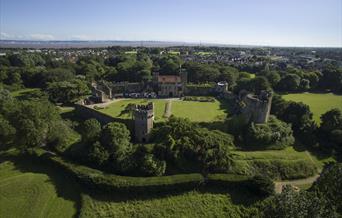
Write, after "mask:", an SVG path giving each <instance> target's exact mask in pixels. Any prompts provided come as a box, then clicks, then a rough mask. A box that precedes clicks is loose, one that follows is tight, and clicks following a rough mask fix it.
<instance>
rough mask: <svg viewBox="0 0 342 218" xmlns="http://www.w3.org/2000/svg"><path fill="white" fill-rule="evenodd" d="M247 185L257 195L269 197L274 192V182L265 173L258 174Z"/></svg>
mask: <svg viewBox="0 0 342 218" xmlns="http://www.w3.org/2000/svg"><path fill="white" fill-rule="evenodd" d="M247 187H248V189H249V190H251V191H252V192H254V193H255V194H256V195H258V196H261V197H268V196H270V195H272V194H274V188H275V186H274V182H273V181H272V179H271V178H269V177H268V176H265V175H256V176H254V177H253V178H251V179H250V180H249V181H248V184H247Z"/></svg>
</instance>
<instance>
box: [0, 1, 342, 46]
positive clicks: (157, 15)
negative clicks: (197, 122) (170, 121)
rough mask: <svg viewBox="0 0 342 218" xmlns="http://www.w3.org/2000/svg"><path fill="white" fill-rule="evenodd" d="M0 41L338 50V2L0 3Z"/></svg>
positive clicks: (341, 14) (341, 35) (341, 15)
mask: <svg viewBox="0 0 342 218" xmlns="http://www.w3.org/2000/svg"><path fill="white" fill-rule="evenodd" d="M0 18H1V20H0V33H1V39H30V40H32V39H33V40H161V41H184V42H196V43H197V42H210V43H226V44H251V45H276V46H338V47H342V0H168V1H167V0H54V1H52V0H0Z"/></svg>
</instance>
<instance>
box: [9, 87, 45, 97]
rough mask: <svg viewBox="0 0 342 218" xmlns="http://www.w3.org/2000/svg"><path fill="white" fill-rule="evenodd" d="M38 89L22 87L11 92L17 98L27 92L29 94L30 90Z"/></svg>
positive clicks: (36, 89) (35, 89)
mask: <svg viewBox="0 0 342 218" xmlns="http://www.w3.org/2000/svg"><path fill="white" fill-rule="evenodd" d="M38 90H39V89H38V88H25V89H20V90H17V91H14V92H11V95H12V96H13V97H15V98H16V97H20V96H22V95H26V94H29V93H30V92H34V91H38Z"/></svg>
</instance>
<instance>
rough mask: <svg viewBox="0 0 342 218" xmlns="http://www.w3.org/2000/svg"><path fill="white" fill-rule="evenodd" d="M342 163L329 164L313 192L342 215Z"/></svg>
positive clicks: (315, 184)
mask: <svg viewBox="0 0 342 218" xmlns="http://www.w3.org/2000/svg"><path fill="white" fill-rule="evenodd" d="M341 175H342V163H335V164H329V165H327V166H325V167H324V169H323V171H322V173H321V175H320V176H319V177H318V179H317V180H316V182H315V183H314V185H313V187H312V189H313V191H315V192H317V193H319V194H320V195H322V196H323V197H324V198H325V199H326V200H327V201H328V202H329V204H330V205H333V206H335V207H336V208H337V211H338V212H339V213H342V201H341V199H342V177H341Z"/></svg>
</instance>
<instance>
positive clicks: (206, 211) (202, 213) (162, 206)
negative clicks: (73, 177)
mask: <svg viewBox="0 0 342 218" xmlns="http://www.w3.org/2000/svg"><path fill="white" fill-rule="evenodd" d="M145 197H146V196H145ZM82 203H83V207H82V210H81V214H80V217H81V218H83V217H84V218H85V217H177V218H178V217H242V216H243V211H244V208H243V207H240V206H238V205H234V204H233V203H232V199H231V197H230V195H229V194H227V193H205V192H204V193H202V192H200V191H191V192H186V193H183V194H179V195H170V196H164V197H156V198H147V199H140V200H139V199H129V200H122V199H121V197H120V196H116V197H115V196H114V197H113V196H112V197H110V198H108V197H104V196H98V195H97V196H92V197H90V196H88V195H83V196H82Z"/></svg>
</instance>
